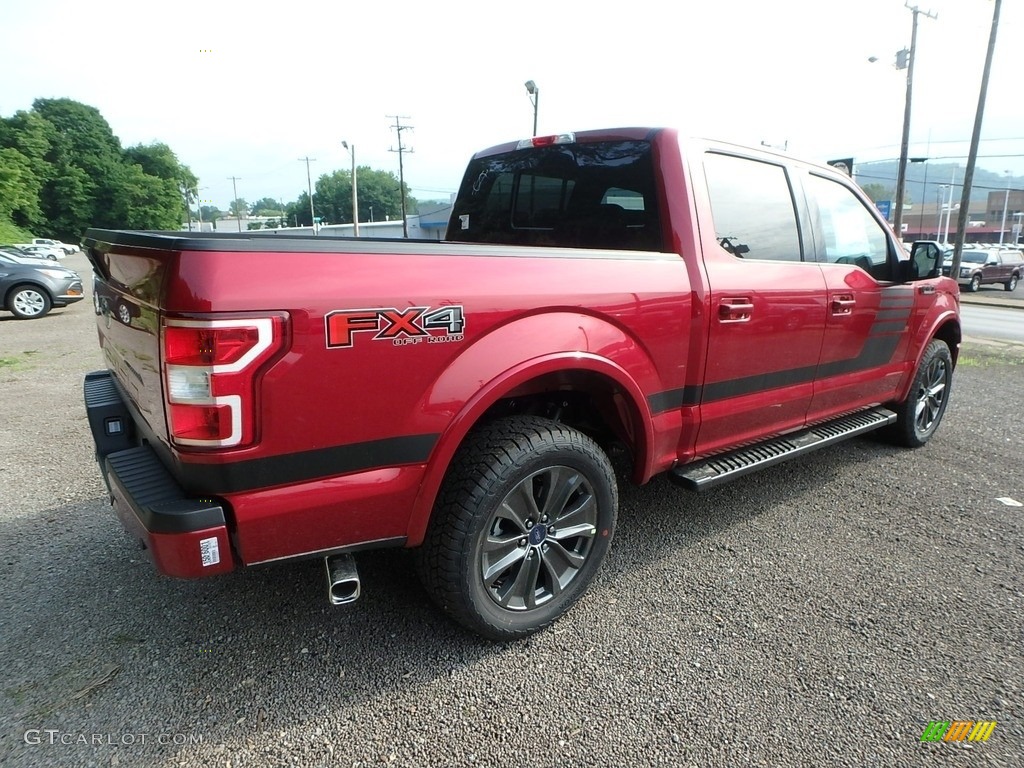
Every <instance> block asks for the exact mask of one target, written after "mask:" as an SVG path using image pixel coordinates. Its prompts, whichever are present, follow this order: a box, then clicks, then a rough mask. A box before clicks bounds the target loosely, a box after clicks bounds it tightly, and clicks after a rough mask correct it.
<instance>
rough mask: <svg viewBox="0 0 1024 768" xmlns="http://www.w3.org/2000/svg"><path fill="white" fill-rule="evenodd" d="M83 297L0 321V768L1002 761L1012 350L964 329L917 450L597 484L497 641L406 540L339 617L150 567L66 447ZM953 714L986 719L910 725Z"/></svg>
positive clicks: (1021, 544)
mask: <svg viewBox="0 0 1024 768" xmlns="http://www.w3.org/2000/svg"><path fill="white" fill-rule="evenodd" d="M67 263H68V264H70V265H71V266H73V267H76V268H79V269H80V270H81V272H82V274H83V275H87V274H88V269H87V265H86V262H85V259H84V258H83V257H82V256H80V255H75V256H72V257H70V259H69V260H68V262H67ZM91 316H92V312H91V297H90V298H87V300H86V301H83V302H81V303H79V304H78V305H75V306H73V307H70V308H68V309H65V310H56V311H54V312H53V313H52V314H51V315H50V316H48V317H46V318H44V319H41V320H36V321H30V322H18V321H14V320H13V319H11V318H10V316H9V315H0V386H2V391H3V398H2V400H0V423H2V424H3V425H4V426H3V430H2V432H0V499H2V501H0V616H2V625H0V639H2V643H0V763H2V764H4V765H12V766H79V765H81V766H93V765H95V766H108V765H121V766H179V765H180V766H234V767H235V768H237V767H238V766H278V765H281V766H283V765H296V766H327V765H339V766H356V765H360V766H370V765H398V766H447V765H452V766H456V765H457V766H466V765H476V766H563V765H565V766H577V765H579V766H613V765H671V766H701V767H702V768H703V767H705V766H727V767H728V766H743V765H756V766H773V767H774V766H886V767H888V766H915V765H922V766H935V765H943V766H974V765H981V766H1014V767H1016V766H1020V765H1022V764H1024V758H1022V755H1024V721H1022V718H1024V698H1022V688H1024V680H1022V672H1024V664H1022V652H1024V629H1022V628H1024V610H1022V604H1024V579H1022V570H1021V565H1022V562H1024V535H1022V533H1024V524H1022V512H1024V509H1022V508H1020V507H1014V506H1008V505H1006V504H1005V503H1003V502H1002V501H1000V499H1001V498H1012V499H1016V500H1018V501H1024V480H1022V479H1021V478H1022V472H1021V470H1022V455H1024V452H1022V448H1024V436H1022V435H1021V432H1020V428H1019V421H1020V413H1021V410H1022V408H1021V406H1022V404H1024V397H1022V395H1021V385H1022V383H1024V347H1021V346H1019V345H1018V346H1014V345H996V344H984V343H980V342H976V341H970V342H968V343H967V344H966V345H965V349H964V359H963V364H962V365H961V366H960V367H959V368H958V370H957V373H956V377H955V386H954V397H953V400H952V403H951V406H950V409H949V411H948V413H947V415H946V421H945V423H944V424H943V427H942V429H941V430H940V432H939V434H938V436H937V437H936V438H935V439H934V440H933V441H932V442H931V443H930V444H929V445H928V446H926V447H925V448H923V449H921V450H917V451H906V450H900V449H896V448H892V447H890V446H887V445H884V444H881V443H879V442H876V441H873V440H870V439H863V440H855V441H852V442H848V443H846V444H843V445H840V446H838V447H835V448H832V449H828V450H825V451H821V452H818V453H816V454H813V455H812V456H811V457H809V458H807V459H806V460H803V461H800V462H796V463H790V464H787V465H782V466H780V467H777V468H774V469H770V470H766V471H764V472H762V473H760V474H757V475H753V476H749V477H747V478H745V479H742V480H739V481H737V482H735V483H733V484H731V485H728V486H726V487H723V488H720V489H716V490H713V491H710V492H708V493H706V494H704V495H699V496H698V495H693V494H688V493H686V492H684V491H682V490H679V489H676V488H675V487H674V486H671V485H670V484H669V483H667V482H665V481H663V480H658V481H655V482H654V483H652V484H650V485H649V486H647V487H646V488H640V489H637V488H632V487H624V488H623V489H622V494H621V498H622V506H621V511H620V515H619V528H618V535H617V538H616V541H615V542H614V543H613V545H612V551H611V554H610V556H609V559H608V561H607V563H606V566H605V568H604V569H603V571H602V572H601V574H600V576H599V578H598V580H597V581H596V583H595V584H594V586H593V588H592V589H591V591H590V592H589V593H588V595H587V596H586V597H584V599H583V600H582V601H581V603H580V604H579V605H578V606H577V607H576V608H575V610H574V611H573V612H572V613H571V614H570V615H569V616H568V617H566V618H565V619H563V620H562V621H560V622H558V623H557V624H556V625H555V626H554V627H553V628H551V629H549V630H547V631H545V632H542V633H540V634H539V635H536V636H534V637H532V638H530V639H528V640H525V641H522V642H519V643H515V644H511V645H498V644H493V643H489V642H484V641H481V640H479V639H477V638H476V637H474V636H471V635H469V634H467V633H466V632H464V631H462V630H461V629H459V628H458V627H456V626H454V625H453V624H452V623H450V622H449V621H447V620H446V619H445V618H444V617H443V616H442V615H441V614H439V613H438V612H437V611H436V610H435V609H434V608H433V607H431V606H430V604H429V603H428V602H427V600H426V597H425V595H424V593H423V592H422V590H421V589H420V587H419V586H418V584H417V582H416V581H415V579H414V577H413V574H412V569H411V563H410V559H409V557H408V554H407V553H405V552H397V551H390V552H380V553H367V554H362V555H360V556H359V564H360V571H361V575H362V577H363V590H364V594H363V597H362V598H361V599H360V601H359V602H358V603H356V604H354V605H352V606H348V607H344V608H331V607H330V606H328V604H327V600H326V594H325V584H324V576H323V572H322V565H321V564H320V563H319V562H303V563H298V564H282V565H277V566H272V567H266V568H262V569H255V570H252V571H245V572H239V573H236V574H232V575H230V576H227V577H222V578H216V579H211V580H204V581H196V582H184V581H175V580H170V579H165V578H163V577H160V576H158V575H157V574H156V572H155V571H154V570H153V568H152V567H151V566H150V564H149V563H148V562H147V561H146V560H145V557H144V556H143V554H142V553H141V552H140V551H139V550H138V549H136V548H135V547H133V545H132V544H131V543H130V541H129V540H128V539H127V537H126V536H125V535H124V534H123V533H122V532H121V529H120V527H119V524H118V523H117V521H116V519H115V518H114V516H113V514H112V512H111V511H110V509H109V508H108V506H107V504H106V501H105V498H104V493H103V484H102V481H101V479H100V475H99V472H98V470H97V468H96V467H95V464H94V463H93V460H92V455H91V449H92V448H91V440H90V437H89V431H88V426H87V424H86V420H85V412H84V408H83V406H82V396H81V388H82V376H83V374H84V373H85V372H86V371H88V370H92V369H96V368H100V367H102V361H101V359H100V355H99V352H98V351H97V347H96V339H95V331H94V330H93V327H92V320H91ZM956 719H961V720H977V719H985V720H996V721H997V722H998V725H997V726H996V728H995V730H994V731H993V733H992V736H991V738H990V739H989V740H988V741H987V742H985V743H979V744H966V743H960V744H957V743H949V744H946V743H939V744H928V743H922V742H921V741H920V737H921V734H922V731H923V730H924V728H925V726H926V725H927V724H928V722H929V721H932V720H956Z"/></svg>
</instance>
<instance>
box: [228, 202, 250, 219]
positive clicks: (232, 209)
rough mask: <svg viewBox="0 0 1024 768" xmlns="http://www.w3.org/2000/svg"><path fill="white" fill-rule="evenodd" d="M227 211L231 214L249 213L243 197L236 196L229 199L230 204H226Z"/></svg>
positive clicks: (245, 214)
mask: <svg viewBox="0 0 1024 768" xmlns="http://www.w3.org/2000/svg"><path fill="white" fill-rule="evenodd" d="M228 213H229V214H231V215H232V216H248V215H249V204H248V203H247V202H245V198H244V197H239V198H236V199H235V200H232V201H231V205H229V206H228Z"/></svg>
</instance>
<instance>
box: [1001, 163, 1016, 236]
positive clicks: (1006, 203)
mask: <svg viewBox="0 0 1024 768" xmlns="http://www.w3.org/2000/svg"><path fill="white" fill-rule="evenodd" d="M1012 178H1013V177H1012V176H1010V172H1009V171H1006V197H1005V198H1004V200H1003V223H1002V224H1000V225H999V244H1000V245H1002V244H1003V232H1005V231H1006V209H1007V208H1009V206H1010V180H1011V179H1012Z"/></svg>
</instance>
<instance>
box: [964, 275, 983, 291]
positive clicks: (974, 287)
mask: <svg viewBox="0 0 1024 768" xmlns="http://www.w3.org/2000/svg"><path fill="white" fill-rule="evenodd" d="M980 288H981V275H975V276H974V277H972V278H971V283H970V285H968V286H967V290H968V291H970V292H971V293H977V292H978V290H979V289H980Z"/></svg>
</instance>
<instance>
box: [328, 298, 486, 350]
mask: <svg viewBox="0 0 1024 768" xmlns="http://www.w3.org/2000/svg"><path fill="white" fill-rule="evenodd" d="M324 325H325V326H326V330H327V346H328V348H334V347H342V348H345V347H351V346H353V344H354V342H355V335H356V334H357V333H373V338H374V339H383V340H385V341H390V342H391V343H392V344H394V345H395V346H396V347H399V346H406V345H409V344H420V343H426V344H443V343H445V342H455V341H462V340H463V338H465V337H464V336H463V332H464V331H465V329H466V315H465V312H464V310H463V308H462V305H461V304H451V305H448V306H444V307H439V308H437V309H431V308H430V307H409V308H408V309H394V308H381V309H336V310H334V311H333V312H328V313H327V315H326V316H325V317H324Z"/></svg>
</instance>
